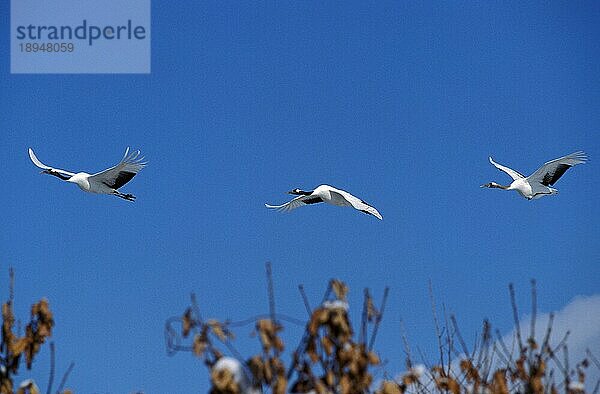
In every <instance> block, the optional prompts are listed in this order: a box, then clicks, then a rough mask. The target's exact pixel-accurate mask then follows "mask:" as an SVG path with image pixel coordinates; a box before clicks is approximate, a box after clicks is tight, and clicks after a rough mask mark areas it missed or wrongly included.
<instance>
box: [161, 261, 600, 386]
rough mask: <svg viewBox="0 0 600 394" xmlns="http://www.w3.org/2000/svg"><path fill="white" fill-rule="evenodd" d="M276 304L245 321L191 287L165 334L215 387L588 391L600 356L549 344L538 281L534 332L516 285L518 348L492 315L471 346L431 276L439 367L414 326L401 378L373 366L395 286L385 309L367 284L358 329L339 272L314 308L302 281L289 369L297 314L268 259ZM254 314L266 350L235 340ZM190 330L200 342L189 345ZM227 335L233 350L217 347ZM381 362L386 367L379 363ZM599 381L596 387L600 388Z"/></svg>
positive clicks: (171, 348)
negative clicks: (200, 362)
mask: <svg viewBox="0 0 600 394" xmlns="http://www.w3.org/2000/svg"><path fill="white" fill-rule="evenodd" d="M267 279H268V293H269V307H270V313H269V314H268V315H266V316H258V317H255V318H252V319H249V320H246V321H244V322H237V323H234V322H230V321H226V322H218V321H216V320H207V321H204V320H202V318H201V316H200V313H199V308H198V305H197V302H196V299H195V296H194V295H192V302H191V306H190V307H189V308H187V309H186V311H185V312H184V314H183V316H182V317H173V318H170V319H169V320H167V322H166V326H165V334H166V339H167V351H168V352H169V353H170V354H173V353H176V352H178V351H192V352H193V353H194V354H195V355H196V356H198V357H201V358H203V359H204V361H205V363H206V365H207V366H208V368H209V370H210V372H211V375H210V376H211V391H210V392H211V393H214V394H238V393H244V394H255V393H267V392H271V393H275V394H283V393H286V392H291V393H317V394H321V393H323V394H324V393H340V394H359V393H370V392H374V393H377V394H404V393H424V394H429V393H451V394H460V393H465V394H507V393H525V394H545V393H548V394H558V393H560V392H562V393H565V394H579V393H584V392H585V387H586V386H585V377H586V374H585V371H586V369H587V368H589V367H590V366H592V365H595V366H596V367H597V368H600V362H599V361H598V359H596V358H595V357H594V355H593V354H592V353H591V352H590V351H588V358H586V359H585V360H583V361H582V362H580V363H578V364H577V365H576V366H575V368H574V369H573V368H570V367H569V365H568V357H567V345H566V342H567V337H566V336H565V338H563V340H562V341H560V343H558V344H556V345H551V344H550V333H551V331H552V321H553V317H552V315H551V316H550V321H549V324H548V326H547V327H546V330H545V332H544V335H543V338H542V340H539V339H538V338H536V336H535V321H536V303H537V294H536V288H535V282H534V281H532V309H533V314H532V318H531V327H530V335H529V337H528V338H526V339H525V340H523V338H522V336H521V330H520V327H519V323H520V322H519V320H518V312H517V305H516V302H515V295H514V288H513V286H512V285H511V286H510V287H509V289H510V299H511V304H512V307H513V315H514V319H515V327H516V334H515V337H516V338H515V342H516V345H517V349H516V350H514V351H512V350H510V349H509V347H508V346H507V345H506V343H505V341H504V339H503V337H502V336H501V335H500V334H499V332H498V331H496V338H495V339H494V336H493V335H492V327H491V324H490V323H489V322H488V321H487V320H486V321H484V322H483V329H482V334H481V335H480V336H479V338H478V339H477V341H476V343H475V346H474V348H473V350H472V351H469V349H468V347H467V345H466V343H465V341H464V339H463V337H462V335H461V333H460V330H459V327H458V324H457V321H456V318H455V316H453V315H450V316H449V318H447V317H446V313H445V311H444V322H445V325H444V326H443V327H441V325H440V320H439V319H438V316H437V310H436V306H435V300H434V297H433V291H432V290H431V285H430V294H431V304H432V314H433V319H434V323H435V331H436V336H437V340H438V347H439V360H438V361H437V362H435V363H433V365H432V366H428V367H427V366H425V365H424V364H421V363H414V361H413V359H412V355H411V351H410V347H409V345H408V340H407V338H406V334H405V333H403V334H402V340H403V342H404V347H405V354H406V366H407V371H406V372H405V373H403V374H401V375H400V376H398V377H397V378H395V379H385V380H383V381H379V382H377V383H374V378H373V371H374V368H375V367H377V368H382V367H381V361H380V359H379V356H378V355H377V353H376V352H375V351H374V350H373V346H374V344H375V338H376V336H377V330H378V327H379V324H380V322H381V320H382V317H383V311H384V309H385V304H386V300H387V295H388V289H387V288H386V289H385V291H384V296H383V300H382V302H381V306H380V307H379V309H378V308H377V307H376V306H375V303H374V301H373V299H372V297H371V295H370V293H369V291H368V290H365V291H364V298H363V310H362V316H361V323H360V326H358V331H356V330H355V328H354V327H353V325H352V322H351V319H350V316H349V314H348V309H349V308H348V299H347V294H348V291H349V289H348V287H347V286H346V285H345V284H344V283H343V282H341V281H339V280H331V281H330V282H329V285H328V287H327V290H326V292H325V295H324V297H323V299H322V301H321V303H320V304H319V306H318V307H316V308H314V310H313V309H312V308H311V307H310V305H309V302H308V299H307V297H306V295H305V293H304V288H303V287H302V286H300V287H299V288H300V293H301V296H302V299H303V301H304V305H305V307H306V310H307V312H308V314H309V319H308V321H306V322H304V323H303V325H304V327H305V330H304V333H303V336H302V339H301V340H300V343H299V344H298V345H297V347H296V348H295V350H293V351H292V352H291V362H290V363H289V366H288V367H287V368H286V364H285V363H284V361H283V360H282V355H283V352H284V350H285V345H284V343H283V341H282V339H281V337H280V336H279V334H280V332H281V331H282V330H283V325H282V323H281V321H283V320H287V321H292V322H294V323H297V321H295V320H294V319H291V318H289V317H287V316H284V315H280V314H276V313H275V302H274V301H275V299H274V295H273V285H272V279H271V270H270V265H267ZM248 321H253V322H254V323H255V329H256V331H255V333H256V336H257V337H258V339H259V342H260V349H261V351H260V352H259V353H257V354H255V355H253V356H251V357H249V358H244V357H243V356H242V355H240V354H239V352H237V351H236V350H235V348H234V346H233V343H232V340H233V339H234V335H233V333H232V331H231V329H232V327H235V326H240V325H244V324H246V323H247V322H248ZM186 338H188V339H189V338H191V343H189V342H188V343H187V344H184V341H185V339H186ZM215 344H220V345H223V346H225V347H226V348H227V349H228V352H229V354H230V355H231V356H224V353H223V352H221V351H220V350H218V349H217V347H216V345H215ZM378 366H379V367H378ZM599 387H600V382H597V383H596V384H595V386H594V390H593V391H592V392H593V393H594V394H595V393H597V392H598V388H599Z"/></svg>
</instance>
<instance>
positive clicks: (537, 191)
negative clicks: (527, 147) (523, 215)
mask: <svg viewBox="0 0 600 394" xmlns="http://www.w3.org/2000/svg"><path fill="white" fill-rule="evenodd" d="M489 159H490V163H492V165H493V166H494V167H496V168H497V169H499V170H500V171H504V172H505V173H507V174H508V175H509V176H510V177H511V178H512V179H513V182H512V183H511V184H510V185H507V186H503V185H500V184H498V183H496V182H490V183H486V184H485V185H481V187H489V188H497V189H503V190H516V191H517V192H519V194H520V195H522V196H523V197H525V198H526V199H528V200H535V199H538V198H541V197H543V196H547V195H551V194H557V193H558V190H556V189H554V188H553V187H550V186H552V185H554V184H555V183H556V181H558V180H559V178H560V177H561V176H562V175H563V174H564V173H565V172H566V171H567V170H568V169H569V168H571V167H573V166H575V165H577V164H581V163H585V162H586V161H587V156H586V154H585V153H584V152H582V151H578V152H575V153H571V154H570V155H567V156H564V157H560V158H558V159H554V160H550V161H549V162H547V163H545V164H544V165H543V166H541V167H540V168H538V170H537V171H536V172H534V173H533V174H531V175H529V176H528V177H526V176H525V175H523V174H521V173H520V172H518V171H515V170H513V169H511V168H508V167H505V166H503V165H501V164H498V163H496V162H495V161H494V159H492V158H491V157H490V158H489Z"/></svg>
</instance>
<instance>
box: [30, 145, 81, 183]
mask: <svg viewBox="0 0 600 394" xmlns="http://www.w3.org/2000/svg"><path fill="white" fill-rule="evenodd" d="M29 158H30V159H31V161H32V162H33V164H35V165H36V166H37V167H39V168H41V169H42V170H51V171H55V172H58V173H61V174H63V175H66V176H69V177H72V176H73V175H75V173H73V172H69V171H65V170H61V169H59V168H54V167H50V166H47V165H45V164H44V163H42V162H41V161H39V159H38V158H37V156H36V155H35V153H33V149H31V148H29Z"/></svg>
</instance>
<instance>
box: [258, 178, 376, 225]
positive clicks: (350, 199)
mask: <svg viewBox="0 0 600 394" xmlns="http://www.w3.org/2000/svg"><path fill="white" fill-rule="evenodd" d="M289 193H290V194H297V195H298V197H296V198H294V199H293V200H291V201H289V202H287V203H285V204H282V205H269V204H265V206H266V207H267V208H272V209H276V210H279V211H284V212H289V211H291V210H293V209H296V208H298V207H301V206H304V205H308V204H315V203H320V202H325V203H327V204H331V205H336V206H338V207H353V208H355V209H357V210H359V211H361V212H364V213H366V214H368V215H373V216H375V217H376V218H378V219H379V220H383V217H382V216H381V214H380V213H379V211H377V209H375V207H373V206H371V205H369V204H368V203H366V202H365V201H363V200H361V199H360V198H358V197H356V196H353V195H352V194H350V193H348V192H347V191H345V190H341V189H337V188H335V187H333V186H329V185H320V186H318V187H317V188H315V189H314V190H312V191H303V190H300V189H294V190H292V191H291V192H289Z"/></svg>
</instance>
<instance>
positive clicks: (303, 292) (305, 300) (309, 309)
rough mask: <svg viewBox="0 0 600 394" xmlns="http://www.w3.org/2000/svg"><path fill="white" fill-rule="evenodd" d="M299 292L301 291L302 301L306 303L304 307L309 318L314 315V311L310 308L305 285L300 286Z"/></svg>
mask: <svg viewBox="0 0 600 394" xmlns="http://www.w3.org/2000/svg"><path fill="white" fill-rule="evenodd" d="M298 290H299V291H300V295H301V296H302V301H304V307H305V308H306V313H308V317H310V316H311V315H312V310H311V308H310V304H309V302H308V297H306V292H305V291H304V286H303V285H298Z"/></svg>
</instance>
